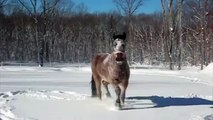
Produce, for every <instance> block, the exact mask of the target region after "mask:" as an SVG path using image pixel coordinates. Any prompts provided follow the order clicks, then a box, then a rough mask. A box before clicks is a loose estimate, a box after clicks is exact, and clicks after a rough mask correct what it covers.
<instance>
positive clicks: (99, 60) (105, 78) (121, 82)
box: [91, 33, 130, 108]
mask: <svg viewBox="0 0 213 120" xmlns="http://www.w3.org/2000/svg"><path fill="white" fill-rule="evenodd" d="M113 39H114V42H113V45H114V51H113V52H112V53H111V54H109V53H99V54H97V55H95V56H94V58H93V59H92V61H91V69H92V80H91V91H92V97H99V99H100V100H101V99H102V92H101V85H103V86H104V88H105V89H106V96H107V97H111V94H110V92H109V89H108V85H109V84H110V85H112V86H113V88H114V89H115V93H116V97H117V98H116V101H115V106H117V107H119V108H122V106H123V105H124V100H125V95H126V89H127V87H128V84H129V77H130V69H129V65H128V63H127V57H126V54H125V39H126V33H123V34H118V35H115V34H113Z"/></svg>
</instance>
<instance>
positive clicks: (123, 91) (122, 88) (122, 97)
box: [119, 84, 126, 105]
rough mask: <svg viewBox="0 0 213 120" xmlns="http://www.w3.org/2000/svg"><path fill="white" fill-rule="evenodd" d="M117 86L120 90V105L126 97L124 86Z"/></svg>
mask: <svg viewBox="0 0 213 120" xmlns="http://www.w3.org/2000/svg"><path fill="white" fill-rule="evenodd" d="M119 88H120V90H121V92H120V101H121V105H124V100H125V97H126V87H124V85H121V84H120V85H119Z"/></svg>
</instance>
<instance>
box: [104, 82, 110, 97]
mask: <svg viewBox="0 0 213 120" xmlns="http://www.w3.org/2000/svg"><path fill="white" fill-rule="evenodd" d="M102 84H103V86H104V88H105V89H106V96H107V97H111V94H110V92H109V88H108V84H109V83H108V82H106V81H102Z"/></svg>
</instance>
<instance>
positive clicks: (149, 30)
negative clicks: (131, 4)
mask: <svg viewBox="0 0 213 120" xmlns="http://www.w3.org/2000/svg"><path fill="white" fill-rule="evenodd" d="M26 1H28V2H26ZM30 1H31V2H30ZM115 1H116V0H115ZM118 1H119V0H118ZM120 1H122V0H120ZM126 1H128V0H126ZM136 1H137V0H136ZM63 2H65V1H64V0H41V1H40V3H39V0H17V1H15V2H14V1H6V0H0V42H1V44H0V61H2V62H3V61H19V62H29V61H31V62H38V64H40V65H41V66H43V63H44V65H45V63H48V62H69V63H76V62H90V60H91V58H92V56H94V55H95V54H96V53H98V52H111V51H112V35H113V33H121V32H126V33H127V40H126V45H127V46H126V51H127V56H128V60H129V63H131V64H132V63H145V64H165V65H168V66H169V68H170V69H175V66H178V69H181V66H182V65H188V64H190V65H201V69H202V68H203V66H204V65H208V64H209V63H210V62H213V2H212V1H211V0H196V1H194V0H184V1H183V0H176V1H175V0H174V1H173V0H161V3H162V11H159V12H158V13H153V14H142V13H139V14H135V11H132V12H131V11H129V12H126V13H125V10H123V9H120V11H121V12H116V11H112V12H107V13H89V12H87V8H86V6H85V5H83V4H80V5H74V3H71V1H68V2H69V4H68V5H67V4H66V5H67V6H66V7H65V6H64V5H65V3H63ZM38 3H39V4H38ZM115 4H117V5H121V6H122V5H123V6H125V4H122V3H119V2H115ZM11 6H12V7H11ZM167 6H168V7H167ZM141 7H143V6H142V4H141ZM127 9H128V8H127ZM130 10H131V9H130ZM122 11H123V12H122ZM128 13H129V14H128Z"/></svg>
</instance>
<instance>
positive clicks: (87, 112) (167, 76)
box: [0, 64, 213, 120]
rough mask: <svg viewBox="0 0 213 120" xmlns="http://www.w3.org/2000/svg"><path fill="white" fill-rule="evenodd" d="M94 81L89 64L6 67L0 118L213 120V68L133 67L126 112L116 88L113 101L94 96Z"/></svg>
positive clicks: (1, 76)
mask: <svg viewBox="0 0 213 120" xmlns="http://www.w3.org/2000/svg"><path fill="white" fill-rule="evenodd" d="M133 68H134V67H133ZM90 78H91V71H90V67H89V66H83V67H79V66H70V67H66V66H63V67H43V68H39V67H29V66H2V67H0V120H94V119H97V120H120V119H121V120H142V119H143V120H213V64H210V65H209V66H207V67H206V68H205V69H204V70H202V71H200V70H198V69H197V68H192V67H190V68H184V70H181V71H169V70H165V69H151V68H148V69H131V77H130V84H129V87H128V89H127V98H126V103H125V107H124V109H123V110H116V109H115V108H114V96H115V94H114V90H113V89H112V88H111V89H110V90H111V93H112V95H113V98H111V99H110V98H104V99H103V100H102V101H100V100H98V99H96V98H91V97H90V92H91V91H90ZM103 92H104V91H103Z"/></svg>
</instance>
